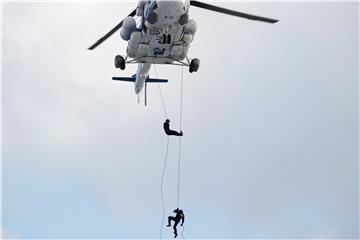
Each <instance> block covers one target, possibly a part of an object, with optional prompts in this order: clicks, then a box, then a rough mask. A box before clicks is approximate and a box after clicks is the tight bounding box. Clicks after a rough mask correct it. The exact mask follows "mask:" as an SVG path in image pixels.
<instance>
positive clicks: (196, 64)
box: [189, 58, 200, 73]
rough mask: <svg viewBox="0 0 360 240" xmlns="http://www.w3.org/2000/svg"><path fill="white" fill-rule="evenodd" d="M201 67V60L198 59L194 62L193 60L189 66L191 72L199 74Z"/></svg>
mask: <svg viewBox="0 0 360 240" xmlns="http://www.w3.org/2000/svg"><path fill="white" fill-rule="evenodd" d="M199 67H200V60H199V59H198V58H194V59H193V60H191V63H190V66H189V72H190V73H192V72H197V70H199Z"/></svg>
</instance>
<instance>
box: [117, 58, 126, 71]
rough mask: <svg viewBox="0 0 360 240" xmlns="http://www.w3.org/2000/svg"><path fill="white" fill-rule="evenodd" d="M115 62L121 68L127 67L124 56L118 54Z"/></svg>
mask: <svg viewBox="0 0 360 240" xmlns="http://www.w3.org/2000/svg"><path fill="white" fill-rule="evenodd" d="M114 63H115V67H116V68H120V69H121V70H124V69H125V59H124V58H123V57H122V56H120V55H117V56H116V57H115V60H114Z"/></svg>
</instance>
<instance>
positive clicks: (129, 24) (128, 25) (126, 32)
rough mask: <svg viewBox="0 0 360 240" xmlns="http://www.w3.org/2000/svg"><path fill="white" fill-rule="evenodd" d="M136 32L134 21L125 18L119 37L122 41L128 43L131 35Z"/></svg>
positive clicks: (130, 18)
mask: <svg viewBox="0 0 360 240" xmlns="http://www.w3.org/2000/svg"><path fill="white" fill-rule="evenodd" d="M134 31H136V21H135V19H134V18H133V17H126V18H125V19H124V23H123V25H122V28H121V31H120V36H121V38H122V39H123V40H125V41H128V40H129V39H130V36H131V33H133V32H134Z"/></svg>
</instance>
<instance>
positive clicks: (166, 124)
mask: <svg viewBox="0 0 360 240" xmlns="http://www.w3.org/2000/svg"><path fill="white" fill-rule="evenodd" d="M164 131H165V133H166V135H169V136H170V135H173V136H179V137H182V136H183V132H182V131H180V132H177V131H174V130H171V129H170V120H169V119H166V121H165V122H164Z"/></svg>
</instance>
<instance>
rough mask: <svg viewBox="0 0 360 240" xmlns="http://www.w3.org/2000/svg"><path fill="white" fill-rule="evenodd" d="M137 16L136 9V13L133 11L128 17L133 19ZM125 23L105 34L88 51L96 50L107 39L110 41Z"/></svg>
mask: <svg viewBox="0 0 360 240" xmlns="http://www.w3.org/2000/svg"><path fill="white" fill-rule="evenodd" d="M135 14H136V9H135V10H134V11H132V12H131V13H130V14H129V15H128V16H129V17H133V16H135ZM123 22H124V21H121V22H120V23H119V24H118V25H116V26H115V27H114V28H113V29H111V31H110V32H108V33H107V34H105V35H104V36H103V37H102V38H100V39H99V40H98V41H97V42H96V43H94V44H93V45H91V46H90V47H89V48H88V49H89V50H94V49H95V48H96V47H97V46H99V45H100V44H101V43H103V42H104V41H105V40H106V39H108V38H109V37H110V36H111V35H113V34H114V33H115V32H116V31H117V30H119V29H120V28H121V27H122V25H123Z"/></svg>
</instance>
